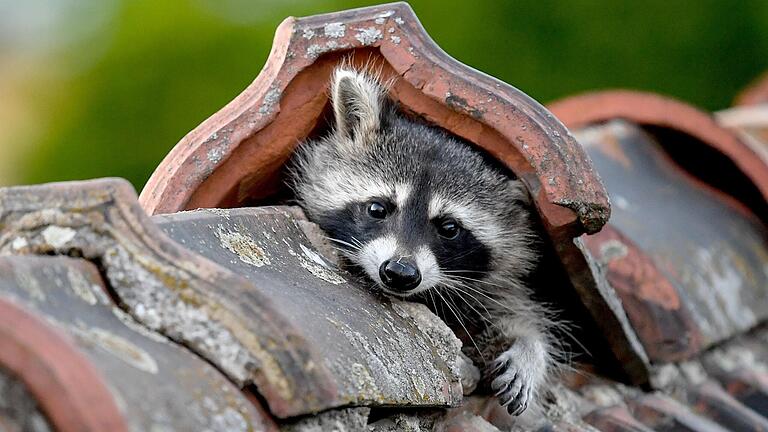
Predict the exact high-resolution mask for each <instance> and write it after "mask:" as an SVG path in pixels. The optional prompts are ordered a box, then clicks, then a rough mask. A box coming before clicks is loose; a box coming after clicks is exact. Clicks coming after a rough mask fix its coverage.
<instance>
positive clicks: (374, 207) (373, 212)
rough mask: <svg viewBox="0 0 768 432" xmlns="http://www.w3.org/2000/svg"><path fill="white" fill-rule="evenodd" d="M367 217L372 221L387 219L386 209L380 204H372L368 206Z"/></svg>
mask: <svg viewBox="0 0 768 432" xmlns="http://www.w3.org/2000/svg"><path fill="white" fill-rule="evenodd" d="M368 216H370V217H372V218H374V219H384V218H385V217H387V208H386V207H384V205H383V204H382V203H380V202H376V201H374V202H372V203H370V204H368Z"/></svg>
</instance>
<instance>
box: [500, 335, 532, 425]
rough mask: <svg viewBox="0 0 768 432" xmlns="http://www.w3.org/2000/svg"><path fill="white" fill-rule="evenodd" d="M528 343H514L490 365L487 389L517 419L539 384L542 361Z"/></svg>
mask: <svg viewBox="0 0 768 432" xmlns="http://www.w3.org/2000/svg"><path fill="white" fill-rule="evenodd" d="M537 351H538V350H536V348H535V347H532V346H529V344H526V343H521V342H517V343H515V344H513V345H512V347H511V348H510V349H508V350H507V351H504V352H503V353H502V354H501V355H500V356H499V357H498V358H497V359H496V360H495V361H494V362H493V363H492V364H491V376H495V378H493V381H491V389H492V390H493V391H494V392H495V396H496V398H497V399H498V401H499V404H501V406H502V407H506V408H507V411H508V412H509V413H510V414H512V415H514V416H518V415H520V414H522V413H523V411H525V410H526V408H528V404H529V403H531V402H532V399H533V396H534V395H535V394H536V390H537V387H538V385H539V383H540V382H541V381H542V378H543V374H544V367H543V365H544V363H545V362H546V359H545V358H544V357H543V356H542V355H540V353H538V352H537Z"/></svg>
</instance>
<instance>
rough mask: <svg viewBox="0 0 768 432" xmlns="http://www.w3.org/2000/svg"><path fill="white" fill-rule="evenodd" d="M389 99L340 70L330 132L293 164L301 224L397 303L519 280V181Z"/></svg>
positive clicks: (526, 226) (522, 239)
mask: <svg viewBox="0 0 768 432" xmlns="http://www.w3.org/2000/svg"><path fill="white" fill-rule="evenodd" d="M385 94H386V89H385V87H383V86H382V85H380V84H379V83H378V82H377V81H376V79H374V78H372V77H370V76H368V75H366V74H364V73H361V72H357V71H353V70H346V69H337V70H336V72H335V74H334V77H333V81H332V86H331V100H332V104H333V108H334V117H335V128H334V131H333V132H332V133H331V134H330V135H329V136H327V137H325V138H322V139H319V140H316V141H313V142H307V143H304V144H303V145H302V146H301V147H300V149H299V151H298V153H297V156H296V159H295V160H294V165H293V171H294V189H295V191H296V194H297V198H298V199H299V203H300V204H301V205H302V207H303V208H304V210H305V211H306V213H307V215H308V216H309V218H310V219H311V220H313V221H314V222H316V223H317V224H319V226H320V227H321V228H322V229H323V230H324V231H325V232H326V233H327V234H328V236H329V238H330V239H331V241H333V242H335V243H336V244H337V246H338V247H339V249H340V250H342V252H343V254H344V256H345V257H346V258H348V260H349V262H350V263H351V264H352V265H353V267H354V268H356V269H358V270H361V271H362V272H363V273H364V274H365V276H367V278H368V279H370V280H371V281H373V282H374V283H375V284H376V285H378V286H379V287H381V288H382V289H383V290H384V291H385V292H387V293H389V294H392V295H395V296H399V297H407V296H410V295H413V294H417V293H420V292H424V291H425V290H428V289H430V288H434V287H448V288H453V289H456V290H462V289H466V290H472V289H476V288H472V287H471V286H470V285H473V284H472V282H475V281H481V280H484V279H487V278H488V277H489V276H492V275H496V276H499V275H501V276H504V277H506V276H509V277H517V276H519V275H522V274H524V273H526V272H527V271H528V270H529V269H530V267H531V265H532V261H533V248H532V247H531V242H532V239H533V234H532V231H531V229H530V221H529V219H528V211H527V209H526V206H527V205H528V204H527V203H528V195H527V193H526V192H525V189H524V188H523V186H522V184H521V183H520V182H519V181H517V180H511V179H510V178H509V177H507V176H506V175H505V174H503V173H502V172H501V171H500V170H498V169H496V168H495V167H494V166H493V165H492V164H490V163H489V162H488V161H487V160H486V159H484V157H483V156H482V155H481V154H480V153H478V152H477V151H475V150H473V149H472V148H471V147H470V146H469V145H468V144H466V143H463V142H460V141H458V140H457V139H455V138H453V137H451V136H449V135H448V134H447V133H445V132H444V131H442V130H439V129H436V128H432V127H429V126H427V125H424V124H421V123H417V122H415V121H413V120H410V119H408V118H406V117H404V116H403V115H401V114H399V113H398V112H397V111H396V110H395V108H394V106H393V104H392V103H391V102H389V101H388V100H387V99H385ZM474 295H477V293H474Z"/></svg>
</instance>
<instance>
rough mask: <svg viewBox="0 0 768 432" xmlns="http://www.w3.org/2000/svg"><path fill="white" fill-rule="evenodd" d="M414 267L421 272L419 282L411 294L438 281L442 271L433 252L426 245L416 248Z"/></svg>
mask: <svg viewBox="0 0 768 432" xmlns="http://www.w3.org/2000/svg"><path fill="white" fill-rule="evenodd" d="M414 258H415V259H416V267H418V269H419V271H420V272H421V283H420V284H419V286H418V287H416V289H415V290H413V292H411V294H416V293H419V292H422V291H426V290H428V289H430V288H432V287H434V286H435V285H437V284H439V283H440V280H441V279H442V272H441V271H440V266H439V265H438V264H437V259H435V254H433V253H432V251H431V250H430V249H429V248H428V247H427V246H421V247H419V248H418V249H417V250H416V255H415V257H414Z"/></svg>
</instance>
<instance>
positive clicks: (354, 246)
mask: <svg viewBox="0 0 768 432" xmlns="http://www.w3.org/2000/svg"><path fill="white" fill-rule="evenodd" d="M324 237H325V238H326V239H328V240H330V241H332V242H336V243H339V244H342V245H344V246H348V247H350V248H352V249H354V250H357V251H361V250H362V249H363V248H362V247H360V246H359V245H355V244H352V243H349V242H346V241H344V240H340V239H337V238H333V237H328V236H324Z"/></svg>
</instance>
